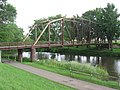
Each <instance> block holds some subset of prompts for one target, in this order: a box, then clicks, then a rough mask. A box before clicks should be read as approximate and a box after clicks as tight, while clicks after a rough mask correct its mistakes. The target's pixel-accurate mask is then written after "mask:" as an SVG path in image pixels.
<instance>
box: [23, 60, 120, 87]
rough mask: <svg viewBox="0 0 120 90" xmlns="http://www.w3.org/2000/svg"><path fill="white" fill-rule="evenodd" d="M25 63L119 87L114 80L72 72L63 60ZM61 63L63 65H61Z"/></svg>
mask: <svg viewBox="0 0 120 90" xmlns="http://www.w3.org/2000/svg"><path fill="white" fill-rule="evenodd" d="M24 63H25V64H28V65H31V66H34V67H37V68H41V69H45V70H48V71H51V72H54V73H58V74H62V75H65V76H70V77H73V78H77V79H80V80H84V81H88V82H92V83H95V84H99V85H103V86H108V87H112V88H119V87H118V83H117V82H114V81H105V80H101V79H97V78H94V77H92V78H91V77H90V76H88V75H87V74H85V73H84V72H83V73H82V72H81V73H80V74H76V73H70V69H65V67H68V66H69V65H68V64H65V63H64V62H61V63H59V62H58V66H57V65H56V62H55V61H45V60H44V61H39V62H33V63H30V62H24ZM51 63H52V64H53V65H52V64H51ZM63 63H64V64H63ZM66 63H67V62H66ZM59 65H60V66H59ZM61 65H62V66H63V67H61ZM88 66H89V65H88Z"/></svg>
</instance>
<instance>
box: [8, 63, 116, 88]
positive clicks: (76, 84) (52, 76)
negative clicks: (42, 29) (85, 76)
mask: <svg viewBox="0 0 120 90" xmlns="http://www.w3.org/2000/svg"><path fill="white" fill-rule="evenodd" d="M6 63H7V64H9V65H12V66H14V67H16V68H19V69H22V70H25V71H28V72H31V73H33V74H36V75H38V76H42V77H44V78H47V79H49V80H52V81H55V82H58V83H61V84H64V85H66V86H70V87H73V88H76V89H77V90H116V89H112V88H108V87H104V86H100V85H96V84H93V83H89V82H85V81H81V80H77V79H74V78H71V77H67V76H63V75H59V74H56V73H52V72H49V71H46V70H42V69H38V68H35V67H32V66H29V65H24V64H21V63H18V62H6Z"/></svg>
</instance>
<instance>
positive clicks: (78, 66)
mask: <svg viewBox="0 0 120 90" xmlns="http://www.w3.org/2000/svg"><path fill="white" fill-rule="evenodd" d="M35 63H36V64H41V65H46V66H50V67H54V68H61V69H67V70H72V71H76V72H80V73H81V72H82V73H86V74H92V76H93V77H95V78H99V79H102V80H107V79H108V76H109V74H108V72H107V71H106V70H104V69H103V68H100V67H94V66H91V65H90V64H82V63H78V62H76V61H71V62H67V61H57V60H40V61H36V62H35Z"/></svg>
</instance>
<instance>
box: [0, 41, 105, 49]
mask: <svg viewBox="0 0 120 90" xmlns="http://www.w3.org/2000/svg"><path fill="white" fill-rule="evenodd" d="M101 44H107V43H90V44H89V43H74V44H73V43H65V44H63V45H62V44H58V43H37V44H36V45H35V46H34V48H50V47H63V46H81V45H101ZM25 48H32V43H21V42H19V43H14V42H13V43H0V50H12V49H25Z"/></svg>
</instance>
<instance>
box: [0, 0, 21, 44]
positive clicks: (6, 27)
mask: <svg viewBox="0 0 120 90" xmlns="http://www.w3.org/2000/svg"><path fill="white" fill-rule="evenodd" d="M0 3H1V4H0V42H17V41H22V39H23V30H22V29H21V28H18V26H17V25H16V24H15V19H16V15H17V12H16V9H15V7H13V6H12V5H11V4H9V3H7V0H2V1H1V2H0Z"/></svg>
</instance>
